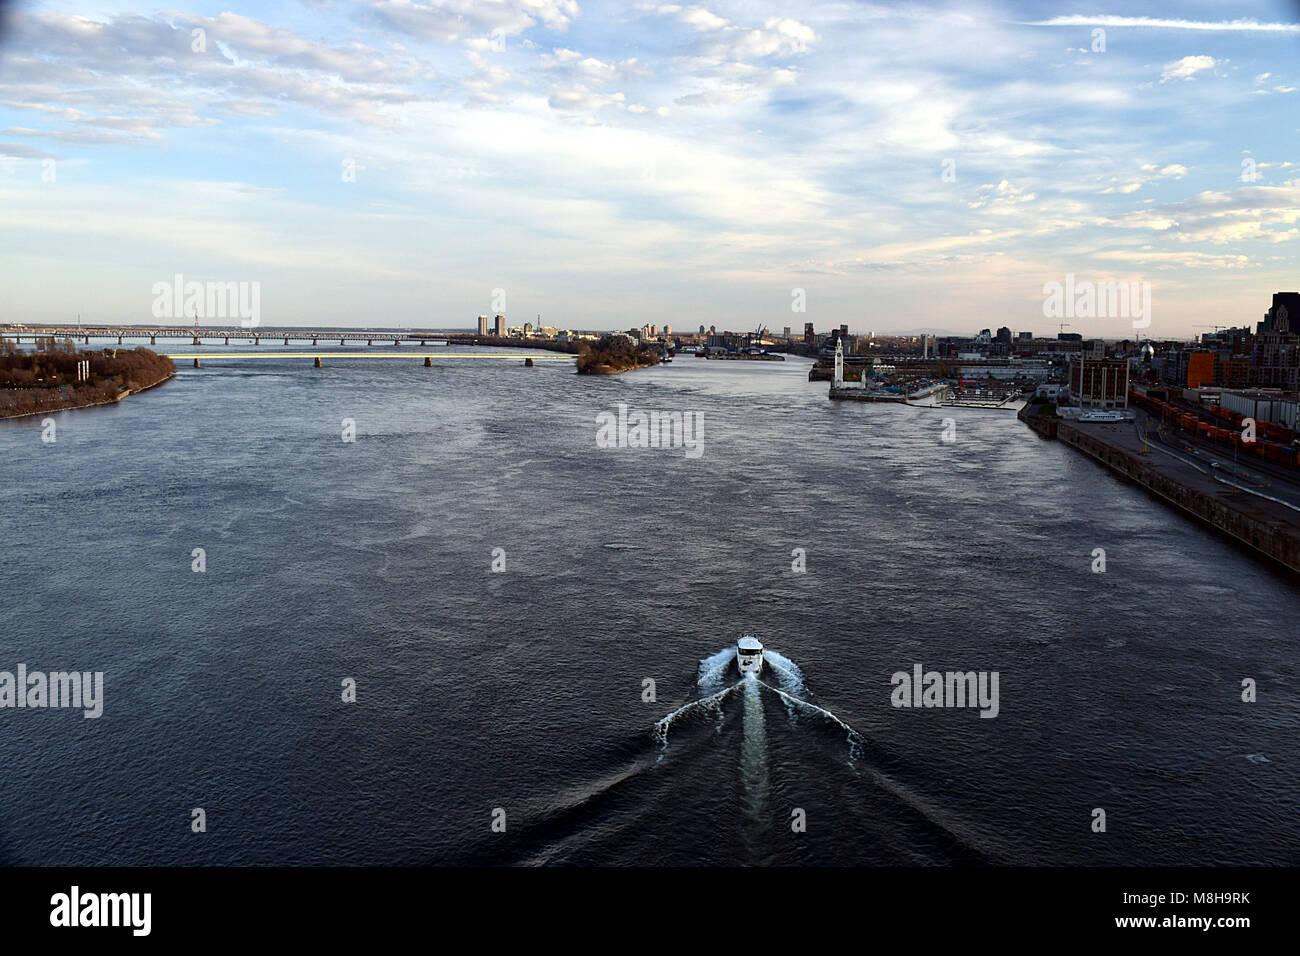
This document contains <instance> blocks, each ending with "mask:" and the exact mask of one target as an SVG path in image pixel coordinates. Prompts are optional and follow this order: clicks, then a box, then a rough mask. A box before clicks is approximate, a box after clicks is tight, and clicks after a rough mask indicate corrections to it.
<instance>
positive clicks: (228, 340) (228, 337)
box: [226, 335, 230, 345]
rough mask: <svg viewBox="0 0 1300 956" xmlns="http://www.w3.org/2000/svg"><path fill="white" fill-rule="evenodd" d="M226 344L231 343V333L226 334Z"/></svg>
mask: <svg viewBox="0 0 1300 956" xmlns="http://www.w3.org/2000/svg"><path fill="white" fill-rule="evenodd" d="M226 344H227V345H229V344H230V336H229V335H227V336H226Z"/></svg>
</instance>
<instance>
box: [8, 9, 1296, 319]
mask: <svg viewBox="0 0 1300 956" xmlns="http://www.w3.org/2000/svg"><path fill="white" fill-rule="evenodd" d="M131 3H132V0H113V2H111V3H98V2H94V0H87V2H81V3H65V2H54V3H20V4H19V5H18V6H17V7H12V6H11V7H10V9H9V10H8V13H7V15H6V16H5V17H4V19H3V25H2V26H0V250H2V252H3V254H2V256H0V289H2V290H3V292H2V293H0V322H23V323H27V324H33V323H45V322H75V321H77V317H78V316H80V317H81V320H82V321H85V322H93V323H115V322H131V323H145V322H151V321H154V318H153V315H152V309H153V308H154V306H155V305H156V304H157V303H156V295H155V284H156V283H159V282H168V283H171V282H172V281H173V278H174V276H176V275H182V276H184V278H185V280H186V281H200V282H209V281H210V282H240V283H249V284H252V283H257V284H258V285H257V288H258V289H259V292H260V311H261V321H262V323H263V324H264V325H269V326H274V325H313V324H319V325H331V326H403V327H420V328H457V327H460V328H468V327H471V326H473V325H474V323H475V318H476V316H478V315H479V314H480V313H493V312H496V311H504V312H505V313H506V315H507V318H508V320H509V321H510V323H511V324H522V323H523V322H524V321H532V322H534V323H536V322H537V321H538V316H540V317H541V319H540V321H541V324H543V325H550V326H555V327H558V328H574V329H612V328H632V327H639V326H641V325H643V324H649V323H653V324H658V325H660V326H662V325H665V324H668V325H672V326H673V327H674V328H676V329H685V330H695V329H697V328H698V327H699V326H700V325H705V326H717V327H718V328H719V329H734V330H748V329H754V328H758V327H760V326H767V327H768V328H771V329H773V330H776V331H777V332H779V331H781V330H782V329H783V328H784V327H785V326H791V327H793V328H794V330H795V331H796V333H798V332H800V331H801V330H802V328H803V324H804V323H805V322H812V323H813V324H814V325H815V327H816V328H817V329H819V330H823V329H829V328H832V327H837V326H839V325H841V324H847V325H848V326H849V328H850V329H851V330H852V331H854V332H867V331H874V332H877V333H884V332H890V331H895V332H905V331H912V330H920V329H933V330H942V331H945V332H954V333H961V334H971V333H974V332H977V331H979V330H980V329H982V328H994V329H996V328H997V327H999V326H1003V325H1005V326H1008V327H1010V328H1011V329H1012V330H1013V331H1031V332H1033V333H1035V334H1036V335H1050V334H1055V333H1056V332H1058V331H1059V330H1060V328H1061V325H1060V322H1061V321H1062V319H1059V318H1057V317H1049V316H1048V315H1047V314H1046V311H1047V310H1046V309H1045V305H1044V303H1045V300H1046V299H1047V295H1046V293H1045V291H1044V288H1045V284H1048V283H1052V282H1056V283H1064V282H1066V281H1067V276H1069V277H1072V278H1071V281H1072V282H1073V283H1075V284H1078V283H1101V282H1112V281H1123V282H1128V283H1149V287H1150V303H1151V308H1150V316H1149V325H1147V326H1145V327H1142V326H1138V327H1141V328H1142V333H1141V334H1142V335H1143V337H1153V338H1180V337H1190V336H1193V335H1195V334H1198V333H1199V332H1201V331H1206V330H1207V328H1205V327H1210V326H1215V325H1218V326H1235V325H1242V324H1251V325H1253V324H1254V323H1255V322H1257V321H1258V320H1259V319H1260V318H1261V317H1262V315H1263V312H1264V311H1265V310H1266V309H1267V308H1268V306H1269V302H1270V299H1271V296H1272V293H1273V292H1275V291H1280V290H1295V289H1298V288H1300V270H1298V269H1297V249H1298V248H1300V148H1298V147H1300V137H1298V135H1297V134H1298V133H1300V129H1298V127H1300V6H1298V5H1297V4H1296V3H1294V2H1291V3H1280V4H1279V3H1260V4H1253V3H1249V2H1247V3H1242V4H1234V5H1233V6H1232V8H1231V12H1230V14H1229V16H1228V17H1227V18H1225V14H1224V10H1225V7H1224V5H1223V4H1221V3H1183V4H1177V3H1169V2H1162V3H1160V4H1146V3H1141V2H1138V3H1133V2H1127V3H1125V4H1122V5H1120V4H1112V5H1110V6H1107V5H1105V0H1089V2H1088V3H1086V4H1084V3H1079V4H1073V3H1070V2H1069V0H1056V2H1050V3H1018V4H1010V3H965V2H960V3H942V2H941V3H934V4H924V5H922V4H912V3H903V4H888V3H869V2H844V0H831V2H817V0H800V2H798V3H790V2H784V3H777V2H765V0H746V2H708V3H705V4H680V5H679V4H663V3H652V2H646V3H631V2H629V3H606V2H590V0H286V2H270V3H260V4H247V3H231V2H227V0H221V2H217V3H206V2H199V3H191V4H189V5H187V7H186V8H185V9H184V10H175V9H159V8H156V7H152V6H131ZM801 307H802V308H801ZM1064 321H1066V322H1068V323H1069V324H1068V325H1067V326H1066V327H1065V328H1066V330H1067V331H1078V332H1082V333H1084V334H1085V335H1104V336H1107V337H1116V338H1118V337H1131V336H1133V335H1134V332H1133V329H1134V327H1135V325H1134V321H1135V320H1134V319H1133V318H1132V317H1130V316H1128V315H1108V316H1099V317H1093V318H1086V317H1085V318H1079V317H1073V318H1066V319H1064ZM209 324H215V323H209Z"/></svg>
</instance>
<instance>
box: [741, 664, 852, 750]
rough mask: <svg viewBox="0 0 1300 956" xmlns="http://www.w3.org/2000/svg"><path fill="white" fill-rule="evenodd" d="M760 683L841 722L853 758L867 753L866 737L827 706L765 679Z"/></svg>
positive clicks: (785, 699)
mask: <svg viewBox="0 0 1300 956" xmlns="http://www.w3.org/2000/svg"><path fill="white" fill-rule="evenodd" d="M759 683H760V684H762V685H763V686H764V687H766V688H767V689H768V690H770V691H771V692H772V693H774V694H778V695H780V697H781V698H782V699H783V700H784V701H785V702H786V703H787V704H791V705H794V706H797V707H801V708H804V709H806V710H809V711H812V712H813V713H816V714H820V715H822V716H823V717H826V718H827V719H829V720H831V721H833V722H834V723H836V724H839V726H840V727H842V728H843V729H844V732H845V733H846V734H847V735H848V745H849V756H850V757H851V758H852V759H854V760H861V759H862V758H863V756H864V755H865V754H866V746H867V741H866V738H865V737H863V736H862V735H861V734H860V733H858V732H857V731H856V730H854V729H853V728H852V727H850V726H849V725H848V724H846V723H845V722H844V721H842V720H840V719H839V718H838V717H836V716H835V715H834V714H832V713H831V712H830V711H829V710H827V709H826V708H825V707H818V706H817V705H816V704H810V703H808V701H806V700H802V699H800V698H798V697H795V696H794V695H793V694H788V693H786V692H785V691H783V690H781V688H779V687H773V686H772V685H771V684H768V683H766V682H764V681H759Z"/></svg>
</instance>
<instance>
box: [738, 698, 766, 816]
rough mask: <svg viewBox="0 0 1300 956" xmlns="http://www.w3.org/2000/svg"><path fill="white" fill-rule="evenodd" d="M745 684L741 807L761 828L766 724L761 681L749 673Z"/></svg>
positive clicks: (764, 782)
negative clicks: (761, 695) (742, 795)
mask: <svg viewBox="0 0 1300 956" xmlns="http://www.w3.org/2000/svg"><path fill="white" fill-rule="evenodd" d="M741 683H742V684H744V685H745V724H744V727H745V736H744V738H743V739H742V740H741V744H740V779H741V781H742V782H743V784H744V797H743V802H744V811H745V816H746V817H747V818H748V820H749V822H750V825H751V826H752V827H755V828H759V829H761V828H762V827H763V825H764V824H765V823H766V821H767V797H768V790H769V782H768V773H767V727H766V724H765V718H764V716H763V700H762V698H761V697H760V696H759V685H760V683H761V682H760V681H759V680H758V678H756V677H755V676H754V675H753V674H748V675H746V676H745V679H744V680H743V681H741Z"/></svg>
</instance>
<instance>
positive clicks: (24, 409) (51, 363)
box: [0, 349, 176, 420]
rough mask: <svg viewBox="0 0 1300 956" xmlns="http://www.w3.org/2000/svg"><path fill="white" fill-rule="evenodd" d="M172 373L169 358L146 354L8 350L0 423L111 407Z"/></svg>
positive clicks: (0, 358)
mask: <svg viewBox="0 0 1300 956" xmlns="http://www.w3.org/2000/svg"><path fill="white" fill-rule="evenodd" d="M175 371H176V366H175V364H174V363H173V362H172V361H171V359H169V358H167V357H166V356H165V355H158V354H157V353H155V352H152V351H150V350H149V349H134V350H132V351H130V352H120V351H115V350H111V349H106V350H104V351H102V352H78V351H75V350H68V349H64V350H51V351H45V352H26V353H24V352H18V351H16V350H14V351H8V352H6V353H4V354H3V355H0V419H5V420H8V419H16V418H28V417H31V416H33V415H45V414H49V413H51V412H62V411H71V410H74V409H79V408H94V407H96V406H99V405H115V404H117V403H118V402H120V401H121V400H122V399H124V398H126V397H127V396H128V395H131V394H133V393H136V392H144V391H148V390H149V389H151V388H155V387H157V386H159V385H161V384H162V383H163V382H165V381H167V380H168V379H170V378H171V377H172V376H173V375H174V374H175Z"/></svg>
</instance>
